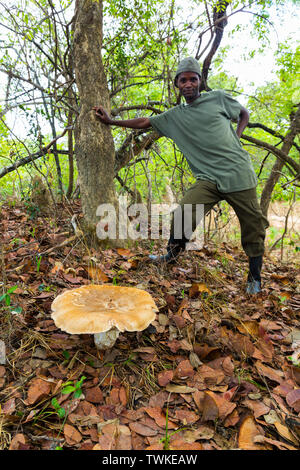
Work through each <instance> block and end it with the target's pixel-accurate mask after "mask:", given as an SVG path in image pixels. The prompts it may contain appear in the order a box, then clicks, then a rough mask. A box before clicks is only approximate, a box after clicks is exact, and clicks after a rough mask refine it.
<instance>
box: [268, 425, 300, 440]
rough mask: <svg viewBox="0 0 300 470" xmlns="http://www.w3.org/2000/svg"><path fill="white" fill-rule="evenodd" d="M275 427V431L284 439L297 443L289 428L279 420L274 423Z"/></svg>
mask: <svg viewBox="0 0 300 470" xmlns="http://www.w3.org/2000/svg"><path fill="white" fill-rule="evenodd" d="M274 426H275V428H276V429H277V432H278V433H279V434H280V436H281V437H283V438H284V439H287V440H288V441H291V442H293V444H295V445H298V444H299V442H298V441H297V439H296V438H295V437H294V436H293V434H292V433H291V432H290V430H289V429H288V428H287V427H286V426H284V425H283V424H281V423H280V422H279V421H277V422H276V423H274Z"/></svg>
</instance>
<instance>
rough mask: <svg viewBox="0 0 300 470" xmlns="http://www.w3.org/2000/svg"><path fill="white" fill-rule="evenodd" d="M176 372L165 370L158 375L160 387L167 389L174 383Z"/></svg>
mask: <svg viewBox="0 0 300 470" xmlns="http://www.w3.org/2000/svg"><path fill="white" fill-rule="evenodd" d="M173 377H174V372H173V371H172V370H163V371H161V372H159V373H158V376H157V381H158V385H159V386H160V387H165V386H166V385H168V383H170V382H171V381H172V379H173Z"/></svg>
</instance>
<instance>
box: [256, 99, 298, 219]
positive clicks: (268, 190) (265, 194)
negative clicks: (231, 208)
mask: <svg viewBox="0 0 300 470" xmlns="http://www.w3.org/2000/svg"><path fill="white" fill-rule="evenodd" d="M299 131H300V107H298V110H297V111H296V113H295V115H294V117H293V119H292V120H291V125H290V129H289V131H288V133H287V134H286V136H285V138H284V141H283V144H282V147H281V150H282V152H283V153H285V154H286V155H288V154H289V151H290V150H291V147H292V145H293V142H294V139H295V137H296V135H297V134H298V133H299ZM283 167H284V161H283V160H281V159H279V158H277V160H276V162H275V163H274V165H273V168H272V170H271V173H270V175H269V177H268V179H267V181H266V184H265V186H264V189H263V191H262V194H261V200H260V206H261V210H262V212H263V214H264V215H267V214H268V209H269V205H270V201H271V196H272V192H273V190H274V187H275V185H276V183H277V181H278V180H279V178H280V175H281V171H282V169H283Z"/></svg>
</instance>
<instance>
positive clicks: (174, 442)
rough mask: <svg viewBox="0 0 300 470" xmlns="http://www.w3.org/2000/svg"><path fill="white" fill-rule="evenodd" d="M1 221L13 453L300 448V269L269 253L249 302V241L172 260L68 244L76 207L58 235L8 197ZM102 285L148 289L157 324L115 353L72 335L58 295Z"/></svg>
mask: <svg viewBox="0 0 300 470" xmlns="http://www.w3.org/2000/svg"><path fill="white" fill-rule="evenodd" d="M74 209H75V211H76V210H77V212H78V213H79V212H80V207H79V205H78V207H77V206H76V204H75V206H73V207H72V210H74ZM20 219H21V220H22V223H20ZM0 223H1V236H2V240H3V243H2V248H1V249H2V252H1V272H2V278H3V282H2V284H1V288H2V292H1V295H2V297H1V299H2V300H1V303H0V308H1V317H0V321H1V329H0V331H1V332H0V343H1V345H2V350H3V352H2V356H1V357H2V359H1V365H0V406H1V408H0V423H1V424H0V429H1V437H0V449H10V450H54V449H71V450H92V449H94V450H131V449H136V450H149V449H150V450H151V449H167V450H199V451H200V450H212V449H214V450H226V449H243V450H252V449H253V450H296V449H297V450H298V449H299V439H300V362H299V355H300V354H299V351H300V296H299V285H298V283H299V274H298V271H297V266H296V265H293V266H291V265H284V264H279V263H278V262H276V260H274V259H272V258H270V257H268V256H266V257H265V260H264V271H263V292H262V294H260V295H259V296H256V297H249V296H247V295H246V294H245V293H244V287H245V282H246V274H247V258H246V257H245V255H244V254H243V252H242V251H241V249H240V248H239V247H235V246H232V245H227V244H220V245H219V246H216V245H215V244H213V243H212V242H210V243H208V244H207V245H206V246H204V247H203V249H202V250H201V251H199V252H193V253H190V252H187V253H185V255H184V256H182V258H181V260H180V263H178V264H175V265H173V266H162V267H158V266H155V265H151V264H150V263H149V262H147V261H146V258H147V255H148V253H149V252H150V247H149V246H147V243H146V242H145V243H144V244H142V243H141V244H139V245H138V246H136V247H135V248H133V247H131V248H130V249H125V248H122V249H121V248H119V249H116V250H114V249H107V250H102V251H101V250H99V249H98V250H96V249H94V250H93V249H92V250H88V249H87V247H86V246H85V244H84V241H82V240H81V241H80V243H77V244H75V245H70V246H68V245H63V244H62V242H63V241H64V239H66V238H68V236H70V235H72V233H71V231H70V228H69V216H68V212H67V211H65V210H64V207H63V206H62V207H61V219H60V222H59V224H57V223H56V222H55V221H54V220H53V221H51V225H52V230H49V227H46V226H45V221H44V220H43V219H42V217H37V218H36V219H35V220H31V219H30V218H29V216H28V215H27V214H26V211H25V210H24V208H23V207H22V206H20V207H17V206H15V207H8V206H7V207H6V206H3V207H2V220H1V222H0ZM49 223H50V222H49V220H48V224H49ZM157 249H159V246H158V247H157ZM222 259H223V260H225V261H226V262H224V263H222V262H221V261H220V260H222ZM298 267H299V266H298ZM90 283H100V284H102V283H109V284H114V285H121V286H134V287H138V288H142V289H145V290H147V291H148V292H150V293H151V295H152V296H153V297H154V299H155V302H156V304H157V305H158V307H159V312H158V314H157V317H156V320H155V321H154V322H153V324H152V325H150V327H148V329H147V330H145V331H142V332H139V333H126V334H125V333H124V334H121V335H120V337H119V339H118V341H117V343H116V345H115V346H114V348H113V349H112V350H110V351H107V352H105V353H104V352H100V351H97V350H96V349H95V346H94V343H93V338H92V336H91V335H68V334H66V333H64V332H62V331H60V330H58V329H57V328H56V327H55V324H54V322H53V321H52V319H51V317H50V308H51V303H52V301H53V300H54V298H55V297H56V296H57V295H58V294H59V293H61V292H62V291H63V290H64V289H71V288H74V287H78V286H79V285H84V284H90Z"/></svg>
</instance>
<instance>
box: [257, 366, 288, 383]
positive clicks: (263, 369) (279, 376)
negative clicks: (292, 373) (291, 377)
mask: <svg viewBox="0 0 300 470" xmlns="http://www.w3.org/2000/svg"><path fill="white" fill-rule="evenodd" d="M255 367H256V369H257V370H258V372H259V373H260V374H261V375H263V376H265V377H268V379H270V380H272V381H273V382H278V383H280V382H282V380H283V373H282V372H281V371H278V370H274V369H272V368H271V367H268V366H266V365H264V364H262V363H261V362H259V361H257V362H256V364H255Z"/></svg>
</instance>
